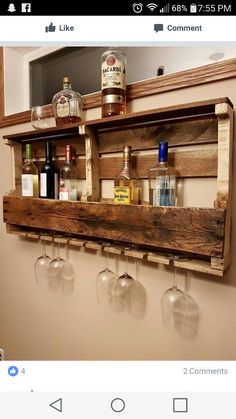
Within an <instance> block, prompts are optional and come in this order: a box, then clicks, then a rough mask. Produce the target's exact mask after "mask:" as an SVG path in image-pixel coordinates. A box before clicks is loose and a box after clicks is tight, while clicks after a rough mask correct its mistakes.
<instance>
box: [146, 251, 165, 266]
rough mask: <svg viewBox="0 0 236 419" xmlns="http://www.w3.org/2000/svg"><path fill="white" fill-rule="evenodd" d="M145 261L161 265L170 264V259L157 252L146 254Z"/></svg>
mask: <svg viewBox="0 0 236 419" xmlns="http://www.w3.org/2000/svg"><path fill="white" fill-rule="evenodd" d="M147 260H148V261H149V262H155V263H161V264H162V265H169V264H170V257H169V256H165V255H163V253H158V252H152V253H148V255H147Z"/></svg>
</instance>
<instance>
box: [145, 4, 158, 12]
mask: <svg viewBox="0 0 236 419" xmlns="http://www.w3.org/2000/svg"><path fill="white" fill-rule="evenodd" d="M147 7H148V8H149V10H151V12H154V10H155V9H156V8H157V4H156V3H149V4H147Z"/></svg>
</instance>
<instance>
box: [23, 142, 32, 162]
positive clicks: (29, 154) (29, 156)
mask: <svg viewBox="0 0 236 419" xmlns="http://www.w3.org/2000/svg"><path fill="white" fill-rule="evenodd" d="M25 160H29V161H30V160H32V149H31V144H26V148H25Z"/></svg>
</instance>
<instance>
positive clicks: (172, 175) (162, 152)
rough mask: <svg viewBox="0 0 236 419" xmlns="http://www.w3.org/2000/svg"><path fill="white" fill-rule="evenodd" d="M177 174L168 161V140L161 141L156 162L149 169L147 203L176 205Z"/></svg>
mask: <svg viewBox="0 0 236 419" xmlns="http://www.w3.org/2000/svg"><path fill="white" fill-rule="evenodd" d="M177 176H178V172H177V170H175V168H174V167H171V166H170V165H169V163H168V142H167V141H161V142H160V143H159V154H158V164H157V165H156V166H155V167H152V168H150V169H149V205H155V206H174V205H176V203H177V198H176V184H177V182H176V180H177Z"/></svg>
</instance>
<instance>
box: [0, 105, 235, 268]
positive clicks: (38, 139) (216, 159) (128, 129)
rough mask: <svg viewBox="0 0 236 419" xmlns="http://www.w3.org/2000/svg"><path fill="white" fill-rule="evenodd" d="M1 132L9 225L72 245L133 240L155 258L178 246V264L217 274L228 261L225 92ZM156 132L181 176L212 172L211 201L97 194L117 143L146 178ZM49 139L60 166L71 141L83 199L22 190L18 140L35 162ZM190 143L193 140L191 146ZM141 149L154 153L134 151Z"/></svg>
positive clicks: (229, 130) (116, 162) (228, 114)
mask: <svg viewBox="0 0 236 419" xmlns="http://www.w3.org/2000/svg"><path fill="white" fill-rule="evenodd" d="M4 139H5V143H6V144H8V145H9V146H10V147H11V150H12V159H13V185H12V191H11V192H10V193H9V194H8V195H6V196H4V198H3V211H4V221H5V223H6V224H7V231H8V232H11V233H14V234H19V235H23V236H25V237H29V238H30V235H31V238H32V234H33V235H35V237H37V238H39V236H42V235H43V236H45V237H50V236H51V233H52V232H53V234H54V236H55V237H56V236H57V235H62V234H64V236H65V237H66V240H69V243H70V244H71V245H73V243H74V244H75V243H76V242H77V243H78V242H81V240H82V242H83V243H85V244H86V243H88V242H90V243H91V241H92V242H94V243H96V242H97V241H99V240H105V241H107V242H109V243H114V242H116V243H117V242H118V243H120V245H121V248H122V246H123V244H124V243H125V244H126V245H127V244H133V245H136V246H138V247H139V249H140V250H139V251H140V252H141V253H142V254H143V257H144V258H146V259H147V260H150V261H151V260H152V259H153V261H154V259H155V257H154V256H153V255H155V254H156V255H158V257H157V259H156V261H159V263H165V264H168V263H167V262H168V260H169V256H166V253H168V254H169V253H171V254H176V253H177V254H181V255H185V256H186V257H187V258H188V263H187V262H186V261H185V262H183V261H181V260H179V261H177V262H175V263H176V266H180V267H183V268H186V269H192V270H196V271H200V272H205V273H210V274H214V275H216V276H223V274H224V271H225V270H226V268H227V267H228V265H229V263H230V230H231V188H232V185H231V183H232V146H233V144H232V142H233V105H232V103H231V102H230V101H229V99H228V98H220V99H215V100H209V101H202V102H195V103H188V104H184V105H179V106H172V107H167V108H161V109H154V110H151V111H146V112H139V113H134V114H128V115H125V116H119V117H111V118H104V119H98V120H93V121H87V122H85V123H84V124H82V123H81V124H75V125H70V126H66V127H63V128H50V129H47V130H34V131H29V132H24V133H19V134H15V135H8V136H5V137H4ZM161 139H167V140H168V142H169V147H170V149H171V153H170V160H171V163H172V164H173V165H174V166H175V167H176V168H177V169H178V171H179V173H180V177H182V178H187V177H216V178H217V195H216V199H215V202H214V203H213V207H212V208H198V207H194V208H189V207H153V206H149V205H147V203H143V205H139V206H136V205H130V206H122V205H114V204H113V203H109V202H103V201H102V200H101V201H100V195H101V194H100V183H101V180H103V179H113V178H114V177H115V175H116V174H117V173H118V172H119V170H120V167H121V165H122V157H120V152H121V151H122V149H123V146H124V145H125V144H128V145H131V147H132V150H133V151H135V152H137V153H136V154H135V155H134V158H133V164H134V165H135V169H136V171H137V173H138V175H139V177H140V178H141V179H146V178H147V177H148V168H149V167H151V166H153V165H154V164H155V161H156V149H157V147H158V143H159V141H160V140H161ZM47 140H50V141H52V142H53V144H54V146H55V155H56V159H57V165H58V166H59V167H60V166H61V165H62V164H63V156H64V145H65V144H67V143H70V144H72V145H73V147H74V149H75V151H76V155H77V156H79V158H76V164H77V168H78V172H79V177H80V178H81V179H85V180H86V195H85V196H86V202H81V201H79V202H70V201H59V200H47V199H39V198H22V197H21V196H20V194H21V168H22V162H23V158H24V147H23V145H24V144H26V143H29V142H30V143H31V144H32V148H33V154H34V157H35V158H36V159H37V162H38V165H39V167H40V165H41V164H42V163H41V161H42V160H43V157H44V142H45V141H47ZM206 144H212V147H211V148H209V147H205V145H206ZM195 145H198V146H199V147H198V148H197V149H193V146H195ZM181 149H183V151H182V150H181ZM144 150H153V153H152V154H147V155H143V154H142V153H139V152H140V151H144ZM175 150H176V151H175ZM114 153H116V154H115V155H114ZM118 153H119V155H117V154H118ZM95 246H96V244H95ZM85 247H86V245H85ZM108 247H109V249H111V248H112V246H108ZM115 248H119V245H118V247H117V244H116V246H115ZM131 253H132V252H131ZM134 257H135V256H134ZM161 261H162V262H161Z"/></svg>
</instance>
